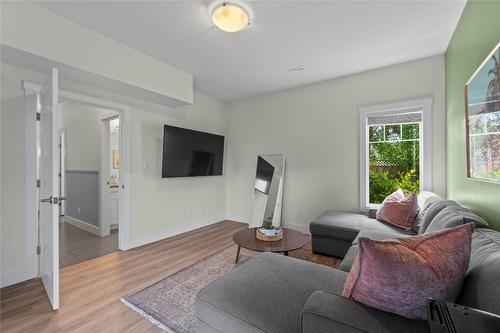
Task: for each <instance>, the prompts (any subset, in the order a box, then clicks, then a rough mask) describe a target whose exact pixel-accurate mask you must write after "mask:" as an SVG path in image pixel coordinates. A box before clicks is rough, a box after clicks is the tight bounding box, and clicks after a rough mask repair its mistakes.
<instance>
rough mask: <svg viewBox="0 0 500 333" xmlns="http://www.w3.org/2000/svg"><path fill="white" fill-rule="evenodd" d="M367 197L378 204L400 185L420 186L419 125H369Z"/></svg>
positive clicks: (414, 189) (405, 187) (407, 189)
mask: <svg viewBox="0 0 500 333" xmlns="http://www.w3.org/2000/svg"><path fill="white" fill-rule="evenodd" d="M369 140H370V143H369V168H370V169H369V199H370V203H375V204H376V203H381V202H382V201H383V200H384V199H385V197H386V196H387V195H389V194H390V193H392V192H394V191H395V190H396V189H398V188H401V189H403V190H404V191H405V192H407V193H409V192H415V193H418V191H419V189H420V179H419V175H420V171H419V170H420V150H419V149H420V142H419V124H418V123H412V124H402V125H399V124H398V125H385V126H384V125H377V126H370V127H369Z"/></svg>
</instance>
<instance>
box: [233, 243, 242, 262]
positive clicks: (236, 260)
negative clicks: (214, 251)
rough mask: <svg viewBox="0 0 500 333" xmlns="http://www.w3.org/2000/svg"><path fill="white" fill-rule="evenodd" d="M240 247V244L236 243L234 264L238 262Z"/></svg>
mask: <svg viewBox="0 0 500 333" xmlns="http://www.w3.org/2000/svg"><path fill="white" fill-rule="evenodd" d="M240 249H241V246H239V245H238V250H236V259H235V260H234V263H235V264H237V263H238V258H239V256H240Z"/></svg>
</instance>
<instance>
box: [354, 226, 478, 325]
mask: <svg viewBox="0 0 500 333" xmlns="http://www.w3.org/2000/svg"><path fill="white" fill-rule="evenodd" d="M473 229H474V226H473V224H472V223H471V224H466V225H461V226H458V227H455V228H449V229H446V230H442V231H438V232H434V233H428V234H425V235H420V236H414V237H407V238H400V239H395V240H385V241H373V240H370V239H368V238H360V239H359V254H358V256H357V257H356V260H355V261H354V264H353V266H352V269H351V271H350V273H349V276H348V277H347V280H346V284H345V287H344V295H345V296H347V297H352V298H354V299H355V300H357V301H359V302H361V303H363V304H366V305H368V306H371V307H374V308H376V309H380V310H383V311H388V312H393V313H396V314H399V315H401V316H403V317H407V318H413V319H426V318H427V311H426V303H427V301H426V300H427V298H428V297H432V298H434V299H436V300H446V301H454V300H455V299H456V297H457V296H458V294H459V292H460V288H461V285H462V280H463V278H464V274H465V272H466V271H467V267H468V264H469V257H470V249H471V248H470V246H471V234H472V231H473Z"/></svg>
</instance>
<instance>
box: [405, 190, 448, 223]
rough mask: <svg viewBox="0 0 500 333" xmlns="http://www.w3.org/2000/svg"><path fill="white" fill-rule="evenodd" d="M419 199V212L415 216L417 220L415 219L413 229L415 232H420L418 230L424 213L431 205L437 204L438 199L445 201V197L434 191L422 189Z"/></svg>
mask: <svg viewBox="0 0 500 333" xmlns="http://www.w3.org/2000/svg"><path fill="white" fill-rule="evenodd" d="M417 199H418V207H419V210H418V213H417V216H415V221H413V227H412V229H413V231H415V233H418V230H419V229H420V226H421V225H422V219H423V218H424V214H425V212H426V211H427V209H429V207H430V206H432V205H433V204H435V203H436V202H438V201H443V198H441V197H440V196H438V195H436V194H434V193H432V192H426V191H422V192H420V193H419V195H418V196H417Z"/></svg>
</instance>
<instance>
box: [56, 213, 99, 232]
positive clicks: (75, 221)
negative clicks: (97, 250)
mask: <svg viewBox="0 0 500 333" xmlns="http://www.w3.org/2000/svg"><path fill="white" fill-rule="evenodd" d="M64 222H66V223H68V224H71V225H72V226H74V227H77V228H79V229H82V230H85V231H87V232H90V233H91V234H94V235H96V236H99V237H100V236H101V235H100V233H99V227H97V226H95V225H93V224H90V223H87V222H85V221H82V220H79V219H76V218H74V217H71V216H69V215H65V216H64Z"/></svg>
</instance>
